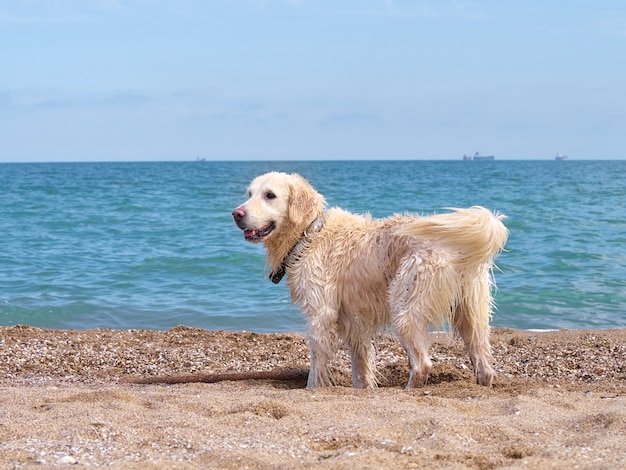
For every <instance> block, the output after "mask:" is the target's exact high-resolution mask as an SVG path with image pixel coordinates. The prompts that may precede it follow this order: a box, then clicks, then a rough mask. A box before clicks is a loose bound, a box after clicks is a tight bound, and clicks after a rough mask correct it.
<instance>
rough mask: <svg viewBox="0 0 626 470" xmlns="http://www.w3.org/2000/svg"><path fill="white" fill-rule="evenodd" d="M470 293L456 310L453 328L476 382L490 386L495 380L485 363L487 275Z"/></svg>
mask: <svg viewBox="0 0 626 470" xmlns="http://www.w3.org/2000/svg"><path fill="white" fill-rule="evenodd" d="M475 282H476V284H475V285H474V286H473V287H474V288H473V289H470V292H469V293H468V292H466V293H465V296H464V299H463V300H462V301H461V303H460V304H459V305H458V306H457V308H456V311H455V315H454V328H455V329H456V331H457V333H458V334H459V335H460V336H461V338H463V341H464V342H465V346H466V348H467V352H468V353H469V357H470V360H471V361H472V365H473V366H474V372H475V375H476V382H477V383H478V384H480V385H485V386H490V385H491V383H492V382H493V379H494V378H495V376H496V372H495V371H494V370H493V368H492V367H491V365H490V364H489V362H490V361H491V360H492V355H491V344H490V343H489V331H490V327H489V319H490V316H491V294H490V287H491V284H490V282H489V278H488V274H487V273H486V274H485V275H484V276H482V278H481V277H480V276H479V278H478V280H476V281H475Z"/></svg>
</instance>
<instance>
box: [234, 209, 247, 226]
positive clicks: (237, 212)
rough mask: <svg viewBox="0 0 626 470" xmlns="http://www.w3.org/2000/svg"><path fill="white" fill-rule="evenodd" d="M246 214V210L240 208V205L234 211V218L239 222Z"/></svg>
mask: <svg viewBox="0 0 626 470" xmlns="http://www.w3.org/2000/svg"><path fill="white" fill-rule="evenodd" d="M245 216H246V213H245V211H244V210H243V209H240V208H239V207H238V208H237V209H235V210H234V211H233V219H235V222H239V221H240V220H241V219H243V218H244V217H245Z"/></svg>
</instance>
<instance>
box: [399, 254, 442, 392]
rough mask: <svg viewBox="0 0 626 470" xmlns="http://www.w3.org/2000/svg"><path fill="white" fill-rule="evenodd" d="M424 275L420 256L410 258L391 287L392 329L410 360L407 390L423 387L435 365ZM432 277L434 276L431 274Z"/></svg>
mask: <svg viewBox="0 0 626 470" xmlns="http://www.w3.org/2000/svg"><path fill="white" fill-rule="evenodd" d="M423 274H424V260H423V259H422V258H421V257H420V256H415V257H410V258H408V259H407V260H405V261H404V263H403V264H402V266H401V267H400V269H399V271H398V273H397V274H396V278H395V279H394V280H393V282H392V283H391V285H390V286H389V307H390V310H391V324H392V328H393V331H394V333H395V334H396V336H397V337H398V339H399V340H400V343H401V344H402V346H404V349H405V350H406V352H407V355H408V356H409V380H408V382H407V385H406V388H412V387H420V386H422V385H424V384H425V383H426V381H427V380H428V374H429V373H430V370H431V369H432V362H431V361H430V358H429V357H428V349H429V347H430V335H429V332H428V323H429V321H428V319H429V316H428V315H427V313H426V312H427V310H428V309H427V304H428V302H425V300H426V299H425V297H426V296H428V292H427V291H424V288H423V285H420V280H421V278H422V276H423ZM431 275H432V273H429V274H428V276H431Z"/></svg>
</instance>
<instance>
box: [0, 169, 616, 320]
mask: <svg viewBox="0 0 626 470" xmlns="http://www.w3.org/2000/svg"><path fill="white" fill-rule="evenodd" d="M270 170H280V171H288V172H298V173H301V174H302V175H304V176H305V177H306V178H307V179H309V180H310V182H311V183H312V184H313V185H314V186H315V187H316V188H317V189H318V191H320V192H321V193H322V194H324V196H325V197H326V199H327V201H328V203H329V205H336V206H341V207H343V208H345V209H348V210H351V211H353V212H361V213H362V212H370V213H371V214H372V215H374V216H376V217H384V216H387V215H389V214H391V213H393V212H416V213H431V212H433V211H439V212H440V211H442V210H443V209H444V208H445V207H463V206H470V205H475V204H479V205H483V206H486V207H488V208H491V209H497V210H499V211H501V212H504V213H506V214H507V215H508V216H509V218H508V219H507V220H506V221H505V223H506V225H507V226H508V228H509V229H510V232H511V234H510V238H509V242H508V244H507V252H505V253H503V254H502V255H501V256H500V257H499V258H498V260H497V264H498V266H499V268H500V270H501V271H502V272H498V273H496V279H497V284H498V289H499V290H498V292H497V294H496V301H497V305H498V310H497V312H496V314H495V316H494V319H493V324H494V325H495V326H506V327H512V328H522V329H530V328H538V329H551V328H571V329H579V328H613V327H626V161H566V162H555V161H493V162H462V161H376V162H371V161H333V162H202V163H200V162H172V163H54V164H45V163H39V164H1V165H0V234H1V238H0V325H15V324H29V325H33V326H41V327H48V328H71V329H74V328H77V329H83V328H96V327H104V328H123V329H125V328H149V329H167V328H170V327H172V326H175V325H178V324H185V325H188V326H195V327H201V328H208V329H234V330H252V331H260V332H261V331H304V326H305V325H304V321H303V319H302V317H301V315H300V313H299V311H298V309H297V308H296V307H293V306H291V305H290V301H289V297H288V293H287V291H286V289H285V285H284V283H281V284H280V285H278V286H276V285H274V284H272V283H271V282H270V281H269V280H267V277H266V276H265V274H264V269H265V260H264V252H263V248H262V246H260V245H252V244H249V243H246V242H245V241H244V240H243V236H242V233H241V232H240V231H239V230H238V229H237V228H236V227H235V225H234V224H233V222H232V219H231V215H230V213H231V211H232V209H233V208H234V207H236V206H237V205H238V204H240V203H241V202H242V201H243V200H244V199H245V189H246V186H247V184H248V183H249V181H250V180H251V179H252V178H253V177H254V176H256V175H258V174H260V173H264V172H266V171H270Z"/></svg>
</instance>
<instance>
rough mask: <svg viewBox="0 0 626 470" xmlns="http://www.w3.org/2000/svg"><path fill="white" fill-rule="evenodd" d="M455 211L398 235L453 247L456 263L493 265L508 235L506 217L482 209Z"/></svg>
mask: <svg viewBox="0 0 626 470" xmlns="http://www.w3.org/2000/svg"><path fill="white" fill-rule="evenodd" d="M452 210H453V211H454V212H451V213H449V214H436V215H433V216H429V217H420V218H415V219H413V220H412V221H411V222H409V223H407V224H405V225H403V226H401V227H400V228H399V229H398V230H397V232H396V233H398V234H399V235H405V236H412V237H424V238H428V239H429V240H430V241H431V242H432V241H434V242H435V243H441V244H442V245H445V246H448V247H453V248H454V249H456V250H458V253H459V255H460V259H459V260H457V262H461V263H463V264H466V265H477V264H482V263H491V261H492V260H493V257H494V256H495V255H497V254H498V253H499V252H500V251H501V250H502V249H503V248H504V244H505V243H506V240H507V238H508V235H509V231H508V230H507V228H506V227H505V226H504V224H503V223H502V220H503V219H505V218H506V216H505V215H504V214H500V213H493V212H491V211H490V210H488V209H485V208H484V207H480V206H473V207H470V208H468V209H452Z"/></svg>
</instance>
